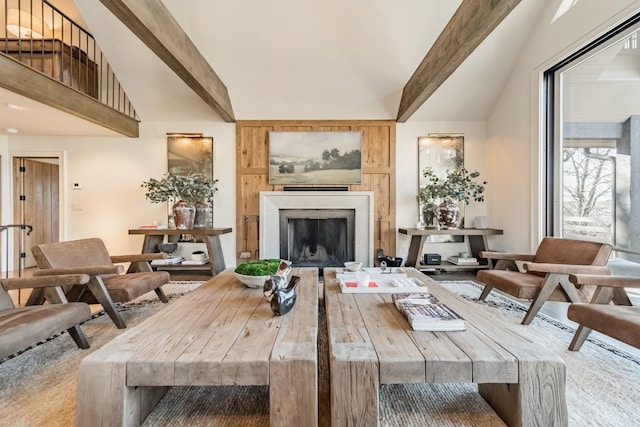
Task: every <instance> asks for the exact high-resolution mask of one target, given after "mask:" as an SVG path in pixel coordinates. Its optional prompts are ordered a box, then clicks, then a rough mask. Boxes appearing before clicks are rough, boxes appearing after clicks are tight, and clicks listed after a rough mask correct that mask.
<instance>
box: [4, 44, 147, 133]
mask: <svg viewBox="0 0 640 427" xmlns="http://www.w3.org/2000/svg"><path fill="white" fill-rule="evenodd" d="M0 87H3V88H4V89H7V90H9V91H11V92H15V93H17V94H20V95H22V96H25V97H27V98H30V99H33V100H34V101H38V102H40V103H42V104H45V105H48V106H50V107H53V108H56V109H58V110H61V111H64V112H65V113H69V114H72V115H74V116H76V117H80V118H82V119H84V120H87V121H89V122H91V123H95V124H97V125H99V126H103V127H105V128H107V129H111V130H112V131H114V132H118V133H120V134H122V135H125V136H128V137H131V138H137V137H138V136H139V123H138V121H137V120H135V119H132V118H131V117H129V116H127V115H126V114H123V113H121V112H119V111H117V110H114V109H113V108H111V107H108V106H106V105H104V104H103V103H101V102H100V101H98V100H97V99H95V98H92V97H91V96H89V95H86V94H84V93H80V92H78V91H76V90H74V89H71V88H69V87H68V86H67V85H65V84H63V83H60V82H59V81H57V80H55V79H52V78H51V77H49V76H46V75H45V74H43V73H41V72H39V71H36V70H34V69H33V68H31V67H29V66H27V65H25V64H23V63H22V62H19V61H18V60H16V59H13V58H11V57H9V56H7V55H4V54H0Z"/></svg>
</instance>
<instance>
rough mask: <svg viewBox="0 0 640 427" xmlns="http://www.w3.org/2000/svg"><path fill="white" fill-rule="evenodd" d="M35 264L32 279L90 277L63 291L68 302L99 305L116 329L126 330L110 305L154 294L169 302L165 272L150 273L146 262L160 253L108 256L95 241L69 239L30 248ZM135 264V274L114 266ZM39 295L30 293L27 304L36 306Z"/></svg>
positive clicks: (166, 273)
mask: <svg viewBox="0 0 640 427" xmlns="http://www.w3.org/2000/svg"><path fill="white" fill-rule="evenodd" d="M31 252H32V253H33V257H34V259H35V261H36V264H37V265H38V269H39V270H37V271H35V272H34V276H40V275H52V274H70V273H84V274H88V275H89V276H90V280H89V283H87V284H86V285H76V286H73V287H72V288H70V289H66V290H65V291H66V294H67V298H68V299H69V301H82V302H86V303H88V304H96V303H99V304H101V305H102V307H103V308H104V310H105V311H106V312H107V314H108V315H109V317H111V320H112V321H113V323H115V325H116V326H117V327H118V328H119V329H123V328H125V327H126V325H125V322H124V320H123V319H122V317H121V316H120V314H119V313H118V312H117V310H116V308H115V304H114V302H120V303H122V302H127V301H131V300H132V299H135V298H137V297H139V296H140V295H144V294H146V293H147V292H150V291H155V293H156V294H157V295H158V297H159V298H160V300H161V301H162V302H164V303H166V302H169V300H168V299H167V297H166V296H165V294H164V292H163V291H162V288H161V286H162V285H165V284H167V283H169V280H170V276H169V273H168V272H166V271H153V269H152V268H151V265H150V264H149V261H150V260H153V259H162V258H164V257H165V256H166V255H165V254H163V253H145V254H136V255H120V256H110V255H109V252H108V251H107V248H106V246H105V245H104V243H103V241H102V240H101V239H99V238H89V239H80V240H71V241H67V242H56V243H45V244H41V245H38V246H34V247H33V248H32V249H31ZM125 262H130V263H137V271H138V272H135V273H127V274H122V273H123V271H124V268H123V266H122V265H115V264H114V263H125ZM41 302H42V297H41V295H40V296H38V295H37V294H33V293H32V294H31V296H30V297H29V300H28V301H27V304H28V305H33V304H40V303H41Z"/></svg>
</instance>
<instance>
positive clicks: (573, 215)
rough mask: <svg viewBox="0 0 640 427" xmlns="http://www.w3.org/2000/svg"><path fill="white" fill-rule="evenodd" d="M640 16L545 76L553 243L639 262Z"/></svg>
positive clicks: (548, 209)
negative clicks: (596, 245)
mask: <svg viewBox="0 0 640 427" xmlns="http://www.w3.org/2000/svg"><path fill="white" fill-rule="evenodd" d="M639 33H640V15H637V16H635V17H634V18H632V19H630V20H628V21H627V22H625V23H624V24H622V25H621V26H620V27H619V28H616V29H614V30H612V31H610V32H609V33H607V34H606V35H604V36H602V37H601V38H599V39H598V40H596V41H594V42H593V43H591V44H590V45H588V46H586V47H585V48H583V49H582V50H581V51H579V52H577V53H576V54H574V55H572V56H571V57H570V58H567V59H566V60H564V61H562V63H560V64H558V65H556V66H554V67H553V68H551V69H550V70H548V71H547V72H546V74H545V85H546V95H547V133H546V134H547V162H546V168H547V173H546V179H547V186H546V187H547V191H548V194H547V198H546V213H547V214H546V222H547V224H546V228H547V230H546V231H547V235H554V236H562V237H566V238H575V239H582V240H594V241H600V242H607V243H610V244H612V245H613V246H614V248H615V250H616V251H617V255H618V256H620V257H623V258H627V259H629V260H633V261H640V194H639V193H640V101H639V100H640V47H639V46H638V34H639Z"/></svg>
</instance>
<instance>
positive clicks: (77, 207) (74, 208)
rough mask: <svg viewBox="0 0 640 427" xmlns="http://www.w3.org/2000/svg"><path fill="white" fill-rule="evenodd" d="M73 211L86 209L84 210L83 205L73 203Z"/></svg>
mask: <svg viewBox="0 0 640 427" xmlns="http://www.w3.org/2000/svg"><path fill="white" fill-rule="evenodd" d="M71 210H72V211H83V210H84V209H82V205H81V204H80V203H72V204H71Z"/></svg>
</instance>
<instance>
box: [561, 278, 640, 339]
mask: <svg viewBox="0 0 640 427" xmlns="http://www.w3.org/2000/svg"><path fill="white" fill-rule="evenodd" d="M569 280H570V281H571V283H573V284H575V285H594V286H597V288H596V290H595V292H594V294H593V298H592V299H591V301H590V302H589V303H588V304H587V303H575V304H571V305H569V308H568V310H567V317H568V318H569V319H570V320H573V321H574V322H576V323H579V324H580V326H579V327H578V329H577V330H576V334H575V335H574V337H573V340H572V341H571V344H569V350H574V351H578V350H580V347H582V344H584V341H585V340H586V339H587V337H588V336H589V334H590V333H591V330H594V331H598V332H600V333H602V334H605V335H608V336H610V337H612V338H615V339H617V340H618V341H622V342H623V343H625V344H629V345H631V346H633V347H636V348H640V307H634V306H630V305H612V304H611V302H612V300H613V298H614V295H615V293H616V291H617V292H620V291H622V292H625V290H624V289H625V288H640V277H628V276H598V275H589V274H576V275H571V276H569Z"/></svg>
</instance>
